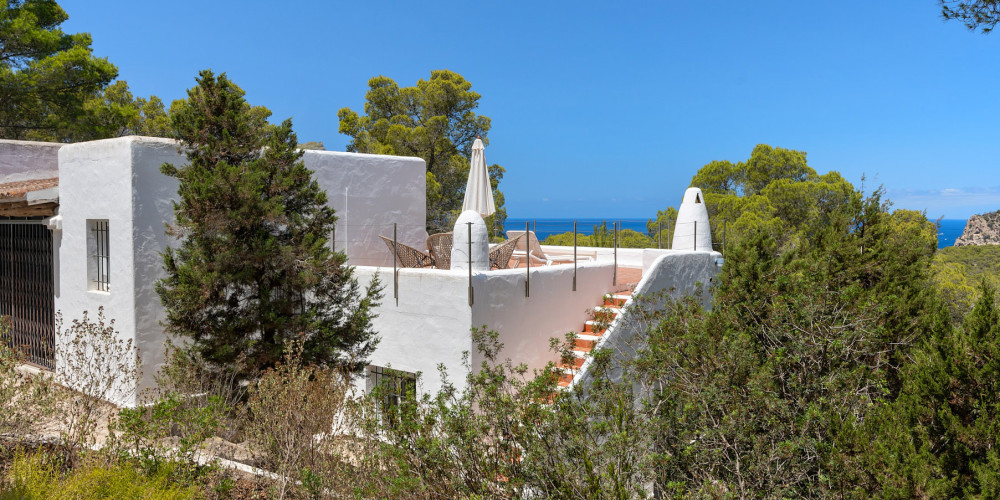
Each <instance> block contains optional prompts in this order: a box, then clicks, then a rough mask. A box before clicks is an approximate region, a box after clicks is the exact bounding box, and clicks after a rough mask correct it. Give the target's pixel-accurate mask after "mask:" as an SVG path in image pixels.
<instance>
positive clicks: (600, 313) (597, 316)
mask: <svg viewBox="0 0 1000 500" xmlns="http://www.w3.org/2000/svg"><path fill="white" fill-rule="evenodd" d="M621 312H622V310H621V309H620V308H618V307H610V306H597V307H595V308H594V320H595V321H604V322H606V323H611V321H612V320H614V319H615V316H618V315H619V314H621Z"/></svg>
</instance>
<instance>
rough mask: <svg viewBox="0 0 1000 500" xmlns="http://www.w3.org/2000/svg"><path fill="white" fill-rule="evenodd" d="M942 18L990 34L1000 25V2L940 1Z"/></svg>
mask: <svg viewBox="0 0 1000 500" xmlns="http://www.w3.org/2000/svg"><path fill="white" fill-rule="evenodd" d="M938 2H940V5H941V17H943V18H944V19H945V20H946V21H950V20H956V21H959V22H961V23H962V24H964V25H965V27H966V28H969V29H970V30H972V31H975V30H980V31H981V32H982V33H990V32H991V31H993V28H995V27H996V25H997V23H1000V0H938Z"/></svg>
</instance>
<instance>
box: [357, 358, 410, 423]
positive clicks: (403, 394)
mask: <svg viewBox="0 0 1000 500" xmlns="http://www.w3.org/2000/svg"><path fill="white" fill-rule="evenodd" d="M365 381H366V383H367V384H366V385H367V389H368V394H371V395H373V396H375V397H377V398H378V402H379V405H380V406H382V409H383V411H386V412H389V413H390V414H392V413H394V412H395V409H396V408H397V407H399V405H400V404H401V403H403V402H404V401H407V400H408V401H416V399H417V376H416V374H414V373H410V372H404V371H401V370H393V369H392V368H386V367H383V366H375V365H368V368H367V369H366V370H365Z"/></svg>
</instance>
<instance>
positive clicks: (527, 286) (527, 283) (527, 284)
mask: <svg viewBox="0 0 1000 500" xmlns="http://www.w3.org/2000/svg"><path fill="white" fill-rule="evenodd" d="M524 263H525V269H526V271H525V274H524V296H525V297H531V235H530V234H529V231H528V222H527V221H525V222H524Z"/></svg>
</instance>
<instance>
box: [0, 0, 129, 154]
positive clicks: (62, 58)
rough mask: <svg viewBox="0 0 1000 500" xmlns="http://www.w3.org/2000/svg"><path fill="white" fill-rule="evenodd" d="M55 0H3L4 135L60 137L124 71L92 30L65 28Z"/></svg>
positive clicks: (0, 107) (0, 90)
mask: <svg viewBox="0 0 1000 500" xmlns="http://www.w3.org/2000/svg"><path fill="white" fill-rule="evenodd" d="M67 18H68V16H67V14H66V11H64V10H63V9H62V8H61V7H60V6H59V5H58V4H57V3H56V2H55V1H53V0H5V1H4V3H3V4H0V137H4V138H8V139H34V140H50V141H59V140H65V139H67V137H66V135H65V132H64V131H65V130H66V129H68V128H70V127H71V125H72V124H74V123H75V122H76V121H77V120H78V119H80V118H81V117H82V116H84V115H86V113H87V112H86V109H85V103H86V102H87V100H88V99H89V98H91V97H92V96H94V95H96V94H97V93H98V91H100V90H101V89H102V88H104V87H105V86H106V85H107V84H108V83H109V82H111V81H112V80H113V79H114V78H115V77H116V76H117V75H118V68H116V67H115V65H113V64H111V63H110V62H109V61H108V60H107V58H101V57H95V56H94V55H93V53H92V50H91V47H90V44H91V38H90V35H89V34H87V33H73V34H70V33H64V32H63V31H62V29H61V28H60V27H59V26H60V25H61V24H62V23H63V22H64V21H66V19H67Z"/></svg>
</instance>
